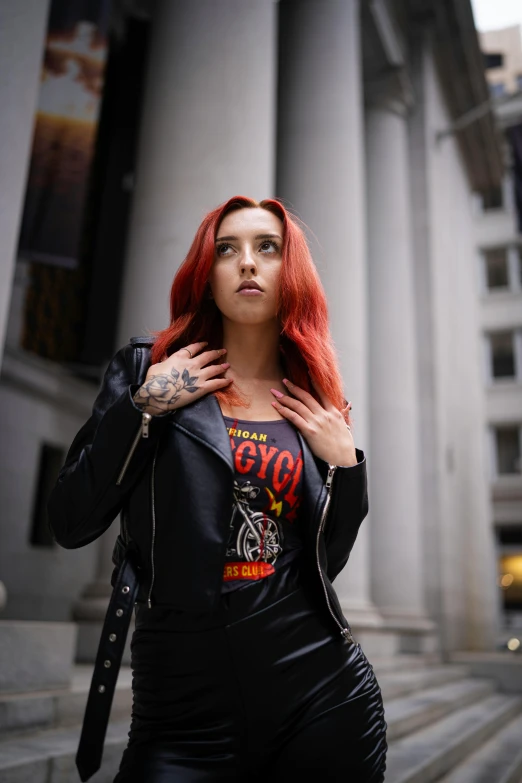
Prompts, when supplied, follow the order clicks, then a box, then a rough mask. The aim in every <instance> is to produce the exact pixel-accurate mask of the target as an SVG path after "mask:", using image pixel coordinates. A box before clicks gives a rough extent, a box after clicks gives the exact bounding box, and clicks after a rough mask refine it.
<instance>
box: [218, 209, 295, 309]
mask: <svg viewBox="0 0 522 783" xmlns="http://www.w3.org/2000/svg"><path fill="white" fill-rule="evenodd" d="M282 246H283V222H282V221H281V220H280V219H279V218H278V217H277V216H276V215H274V214H273V213H272V212H269V211H268V210H266V209H263V208H262V207H255V208H245V209H238V210H235V211H233V212H229V213H228V215H226V216H225V217H224V218H223V220H222V221H221V224H220V226H219V227H218V230H217V234H216V248H215V252H214V264H213V266H212V269H211V271H210V275H209V284H210V288H211V290H212V294H213V296H214V299H215V302H216V305H217V306H218V308H219V310H220V311H221V313H222V315H223V317H224V318H228V319H229V320H230V321H234V322H237V323H243V324H259V323H263V322H266V321H269V320H272V319H274V318H275V317H276V313H277V300H278V292H279V277H280V274H281V250H282Z"/></svg>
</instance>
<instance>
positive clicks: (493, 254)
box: [484, 247, 509, 290]
mask: <svg viewBox="0 0 522 783" xmlns="http://www.w3.org/2000/svg"><path fill="white" fill-rule="evenodd" d="M484 258H485V261H486V280H487V287H488V289H489V290H493V289H496V288H508V287H509V273H508V257H507V248H505V247H495V248H490V249H489V250H485V251H484Z"/></svg>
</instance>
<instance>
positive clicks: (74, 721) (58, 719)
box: [0, 666, 132, 737]
mask: <svg viewBox="0 0 522 783" xmlns="http://www.w3.org/2000/svg"><path fill="white" fill-rule="evenodd" d="M91 673H92V667H91V666H75V668H74V671H73V675H72V679H71V685H70V687H69V688H60V689H58V690H47V691H33V692H30V693H9V694H0V737H4V736H5V735H6V734H9V735H13V734H23V733H27V732H29V731H33V730H35V729H46V728H53V727H60V726H72V725H80V724H81V722H82V720H83V713H84V710H85V705H86V703H87V695H88V692H89V687H90V682H91ZM131 683H132V675H131V670H130V668H129V667H126V666H122V668H121V669H120V672H119V676H118V682H117V684H116V691H115V693H114V699H113V702H112V710H111V719H113V720H123V719H128V720H129V721H130V714H131V708H132V691H131Z"/></svg>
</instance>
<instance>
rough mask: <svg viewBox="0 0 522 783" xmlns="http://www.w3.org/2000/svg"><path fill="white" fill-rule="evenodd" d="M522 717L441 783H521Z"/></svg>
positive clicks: (501, 730)
mask: <svg viewBox="0 0 522 783" xmlns="http://www.w3.org/2000/svg"><path fill="white" fill-rule="evenodd" d="M520 781H522V715H519V716H518V717H517V718H515V719H514V720H512V721H511V722H510V723H508V724H507V725H506V726H504V727H503V728H502V729H500V731H498V732H497V733H496V734H495V735H494V736H493V737H492V738H491V739H490V740H489V741H488V742H486V744H485V745H484V746H483V747H481V748H480V750H477V751H475V753H472V754H471V755H470V756H468V758H466V759H465V760H464V761H463V762H462V764H459V766H458V767H456V768H455V769H454V770H453V771H452V772H450V773H449V775H446V776H445V777H444V778H442V779H441V780H440V781H438V783H520Z"/></svg>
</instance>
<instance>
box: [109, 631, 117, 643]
mask: <svg viewBox="0 0 522 783" xmlns="http://www.w3.org/2000/svg"><path fill="white" fill-rule="evenodd" d="M109 641H110V642H115V641H116V634H115V633H111V634H110V636H109Z"/></svg>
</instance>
